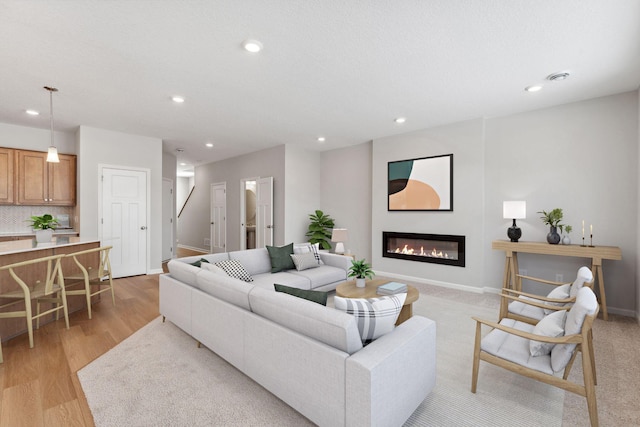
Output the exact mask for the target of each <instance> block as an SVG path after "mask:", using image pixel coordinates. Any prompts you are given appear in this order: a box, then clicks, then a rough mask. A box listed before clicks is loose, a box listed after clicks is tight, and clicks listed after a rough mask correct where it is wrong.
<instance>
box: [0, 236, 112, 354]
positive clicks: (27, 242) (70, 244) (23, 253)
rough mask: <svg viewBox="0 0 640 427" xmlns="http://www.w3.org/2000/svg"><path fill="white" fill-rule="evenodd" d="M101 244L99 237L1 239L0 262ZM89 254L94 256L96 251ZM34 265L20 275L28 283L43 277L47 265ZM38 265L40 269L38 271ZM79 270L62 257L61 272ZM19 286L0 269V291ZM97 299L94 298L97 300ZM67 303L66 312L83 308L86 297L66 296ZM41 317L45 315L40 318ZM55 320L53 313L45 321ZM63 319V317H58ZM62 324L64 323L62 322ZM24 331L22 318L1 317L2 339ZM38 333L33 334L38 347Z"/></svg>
mask: <svg viewBox="0 0 640 427" xmlns="http://www.w3.org/2000/svg"><path fill="white" fill-rule="evenodd" d="M99 246H100V240H98V239H83V238H81V237H77V236H55V237H54V238H53V239H52V241H51V243H36V241H35V238H33V239H23V240H12V241H6V242H0V265H2V266H5V265H8V264H14V263H17V262H21V261H27V260H32V259H36V258H43V257H47V256H51V255H60V254H70V253H74V252H79V251H82V250H86V249H92V248H97V247H99ZM91 256H95V257H97V254H92V255H91ZM36 266H37V267H35V268H32V270H30V271H28V272H24V274H23V275H21V277H22V278H23V280H25V282H26V283H27V284H30V282H31V281H33V280H37V279H38V278H40V277H44V272H43V271H44V269H45V268H46V264H41V265H40V264H36ZM38 268H41V269H43V270H42V271H39V270H38ZM79 272H80V269H79V268H78V266H77V265H76V264H75V262H73V259H72V258H69V259H63V260H62V273H63V274H64V275H72V274H73V275H75V274H78V273H79ZM79 286H84V285H83V284H82V283H81V282H78V283H75V284H67V288H68V289H75V288H78V287H79ZM18 289H20V287H19V285H18V284H17V283H16V282H15V280H14V279H13V278H12V277H11V275H10V274H9V272H8V271H1V272H0V293H5V292H10V291H13V290H18ZM96 300H97V299H96ZM8 302H11V301H10V300H0V305H3V304H6V303H8ZM67 304H68V305H69V313H71V312H73V311H78V310H82V309H84V308H85V307H86V302H85V298H84V297H83V296H68V297H67ZM20 306H24V303H19V304H16V305H15V306H13V307H11V308H10V309H9V310H8V311H14V310H15V309H16V308H17V309H19V308H18V307H20ZM43 319H44V318H43ZM52 320H55V316H53V315H51V318H49V319H46V320H44V322H45V323H46V322H49V321H52ZM61 320H62V319H61ZM63 326H64V324H63ZM25 332H27V324H26V321H25V319H24V318H9V319H2V318H0V336H1V337H2V341H6V340H7V339H10V338H12V337H14V336H16V335H19V334H22V333H25ZM37 335H38V334H37V333H35V337H36V338H35V339H36V346H37Z"/></svg>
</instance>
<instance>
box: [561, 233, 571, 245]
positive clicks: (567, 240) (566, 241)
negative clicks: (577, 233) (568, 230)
mask: <svg viewBox="0 0 640 427" xmlns="http://www.w3.org/2000/svg"><path fill="white" fill-rule="evenodd" d="M562 244H563V245H570V244H571V237H569V236H566V235H565V236H564V237H563V238H562Z"/></svg>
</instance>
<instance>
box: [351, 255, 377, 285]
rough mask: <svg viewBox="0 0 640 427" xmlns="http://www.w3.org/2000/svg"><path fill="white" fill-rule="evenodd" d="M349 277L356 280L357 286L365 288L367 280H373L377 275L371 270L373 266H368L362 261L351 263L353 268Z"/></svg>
mask: <svg viewBox="0 0 640 427" xmlns="http://www.w3.org/2000/svg"><path fill="white" fill-rule="evenodd" d="M348 276H349V277H355V278H356V286H357V287H358V288H364V287H365V285H366V279H373V276H375V273H374V272H373V270H372V269H371V265H370V264H367V262H366V261H365V260H364V259H361V260H358V261H356V260H352V261H351V267H349V271H348Z"/></svg>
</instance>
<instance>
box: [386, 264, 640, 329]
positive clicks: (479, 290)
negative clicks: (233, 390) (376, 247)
mask: <svg viewBox="0 0 640 427" xmlns="http://www.w3.org/2000/svg"><path fill="white" fill-rule="evenodd" d="M375 273H376V275H380V276H385V277H391V278H393V279H399V280H408V281H411V282H418V283H424V284H425V285H434V286H440V287H443V288H449V289H457V290H459V291H466V292H472V293H475V294H484V293H490V294H499V293H500V291H501V289H498V288H490V287H486V286H485V287H482V288H476V287H474V286H468V285H461V284H458V283H449V282H442V281H439V280H431V279H423V278H422V277H413V276H405V275H402V274H397V273H391V272H388V271H377V270H376V271H375ZM607 311H608V312H609V313H612V314H617V315H620V316H626V317H634V318H636V319H638V320H639V322H640V317H639V316H640V313H636V312H635V311H633V310H627V309H624V308H616V307H607Z"/></svg>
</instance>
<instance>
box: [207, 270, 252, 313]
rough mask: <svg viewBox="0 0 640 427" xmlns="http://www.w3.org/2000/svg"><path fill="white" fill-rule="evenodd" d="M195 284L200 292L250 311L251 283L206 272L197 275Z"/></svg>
mask: <svg viewBox="0 0 640 427" xmlns="http://www.w3.org/2000/svg"><path fill="white" fill-rule="evenodd" d="M197 283H198V287H199V288H200V290H201V291H203V292H206V293H208V294H209V295H211V296H214V297H216V298H219V299H221V300H223V301H226V302H228V303H230V304H233V305H236V306H238V307H241V308H244V309H245V310H251V307H250V305H249V292H250V291H251V289H252V288H253V286H254V285H252V284H251V283H247V282H244V281H242V280H239V279H235V278H233V277H229V276H227V275H222V274H217V273H214V272H212V271H207V270H201V271H200V272H199V273H198V275H197Z"/></svg>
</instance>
